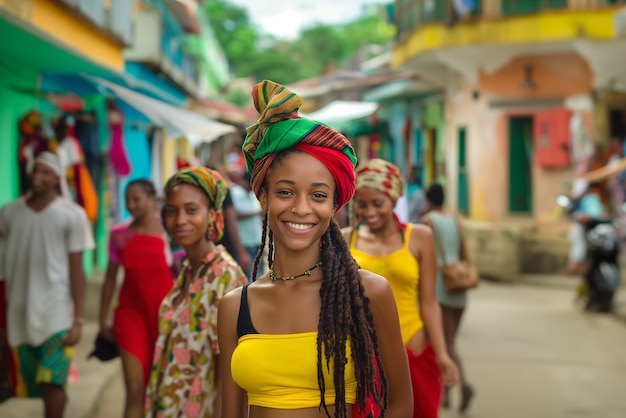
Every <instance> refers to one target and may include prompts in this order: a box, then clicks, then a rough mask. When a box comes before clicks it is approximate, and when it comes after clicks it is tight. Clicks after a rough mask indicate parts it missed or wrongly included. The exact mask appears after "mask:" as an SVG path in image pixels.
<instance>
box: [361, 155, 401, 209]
mask: <svg viewBox="0 0 626 418" xmlns="http://www.w3.org/2000/svg"><path fill="white" fill-rule="evenodd" d="M361 187H371V188H372V189H375V190H378V191H379V192H382V193H385V194H386V195H387V196H389V197H390V198H391V200H393V201H394V202H395V201H397V200H398V198H399V197H400V196H402V194H403V193H404V179H403V178H402V173H400V169H399V168H398V166H397V165H395V164H393V163H390V162H389V161H385V160H382V159H380V158H374V159H371V160H369V161H368V162H366V163H364V164H362V165H361V166H359V168H357V170H356V188H357V189H360V188H361Z"/></svg>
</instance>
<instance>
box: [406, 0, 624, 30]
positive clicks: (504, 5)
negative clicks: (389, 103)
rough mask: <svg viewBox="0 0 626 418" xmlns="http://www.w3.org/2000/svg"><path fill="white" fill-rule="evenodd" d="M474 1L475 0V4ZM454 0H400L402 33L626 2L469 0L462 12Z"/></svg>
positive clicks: (599, 0) (587, 8) (603, 0)
mask: <svg viewBox="0 0 626 418" xmlns="http://www.w3.org/2000/svg"><path fill="white" fill-rule="evenodd" d="M472 3H473V4H472ZM454 4H455V2H453V1H452V0H396V2H395V11H394V16H395V24H396V27H397V28H398V30H397V34H398V35H397V36H398V37H402V36H404V35H406V34H408V33H410V32H412V31H413V30H414V29H416V28H418V27H419V26H421V25H424V24H428V23H443V24H447V25H454V24H455V23H456V22H459V21H467V20H474V19H479V18H483V17H485V18H498V17H503V16H517V15H525V14H532V13H537V12H541V11H544V10H564V9H570V10H594V9H600V8H605V7H611V6H614V5H618V4H626V0H474V1H473V2H471V1H466V2H465V4H466V5H468V7H467V10H465V11H464V12H465V13H463V14H459V13H458V11H457V10H456V8H455V6H454Z"/></svg>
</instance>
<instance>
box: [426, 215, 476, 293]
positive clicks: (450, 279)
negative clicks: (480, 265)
mask: <svg viewBox="0 0 626 418" xmlns="http://www.w3.org/2000/svg"><path fill="white" fill-rule="evenodd" d="M455 222H456V225H457V228H458V230H459V235H460V236H461V247H462V248H465V234H464V233H463V228H462V227H461V224H460V223H459V220H458V219H457V218H456V217H455ZM432 229H433V235H434V238H435V244H436V245H437V249H438V250H439V252H440V253H441V258H442V259H443V265H442V266H441V267H439V269H440V270H441V275H442V276H443V282H444V285H445V287H446V291H447V292H448V293H460V292H464V291H466V290H469V289H473V288H475V287H477V286H478V282H479V275H478V270H477V269H476V267H475V266H474V265H473V264H472V263H471V262H470V260H469V258H468V256H467V251H463V252H464V253H465V254H464V255H465V259H463V260H459V261H454V262H452V263H448V262H447V261H446V252H445V250H444V249H443V245H442V243H441V237H440V236H439V234H438V233H437V229H436V228H435V223H434V222H432Z"/></svg>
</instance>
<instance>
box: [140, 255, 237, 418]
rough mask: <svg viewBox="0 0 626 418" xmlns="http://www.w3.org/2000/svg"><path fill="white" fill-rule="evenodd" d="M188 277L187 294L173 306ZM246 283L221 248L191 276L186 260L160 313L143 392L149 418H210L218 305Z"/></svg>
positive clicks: (232, 261) (214, 383) (213, 400)
mask: <svg viewBox="0 0 626 418" xmlns="http://www.w3.org/2000/svg"><path fill="white" fill-rule="evenodd" d="M185 277H187V278H188V279H187V283H188V286H189V291H188V294H187V296H185V297H184V299H183V300H182V301H181V302H180V303H179V304H178V306H176V307H174V303H173V302H174V299H175V298H176V296H177V295H179V294H180V292H182V291H184V290H183V284H184V283H185ZM246 283H248V280H247V278H246V275H245V274H244V273H243V271H242V270H241V267H239V265H238V264H237V263H236V262H235V261H234V260H233V258H232V257H231V255H230V254H229V253H228V252H227V251H226V249H225V248H224V247H223V246H222V245H218V246H216V247H215V250H214V251H212V252H211V253H209V255H208V256H207V258H206V260H205V261H204V263H203V264H202V265H201V266H200V267H199V268H198V271H197V273H196V274H195V275H194V274H193V272H192V271H191V269H190V266H189V263H188V261H187V260H185V262H184V264H183V269H182V271H181V273H180V276H179V277H178V280H177V281H176V284H175V285H174V288H173V289H172V290H171V291H170V293H169V294H168V295H167V296H166V297H165V299H164V300H163V303H162V304H161V308H160V313H159V337H158V339H157V343H156V346H155V349H154V361H153V366H152V372H151V374H150V379H149V381H148V387H147V390H146V405H145V411H146V413H145V416H146V417H147V418H148V417H149V418H174V417H188V418H195V417H203V418H210V417H212V416H213V408H214V404H215V399H216V395H217V394H216V390H215V388H216V382H215V367H216V355H217V354H219V352H218V345H217V306H218V304H219V301H220V299H221V298H222V296H224V295H225V294H226V293H227V292H228V291H230V290H232V289H234V288H236V287H239V286H243V285H244V284H246Z"/></svg>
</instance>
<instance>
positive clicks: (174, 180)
mask: <svg viewBox="0 0 626 418" xmlns="http://www.w3.org/2000/svg"><path fill="white" fill-rule="evenodd" d="M179 184H191V185H192V186H196V187H198V188H199V189H201V190H202V191H203V192H204V193H206V195H207V198H208V199H209V202H210V203H211V206H212V207H213V208H214V209H215V211H216V215H215V222H214V224H213V227H214V228H215V234H214V235H213V241H214V242H218V241H219V240H220V239H221V238H222V236H223V235H224V214H223V213H222V204H223V203H224V199H225V198H226V182H225V181H224V179H223V178H222V176H221V175H220V173H218V172H217V171H215V170H211V169H210V168H206V167H185V168H181V169H180V170H178V171H177V172H176V174H174V175H173V176H172V177H170V179H169V180H168V181H167V183H166V184H165V187H164V188H163V190H164V192H165V195H167V194H168V193H169V192H170V191H171V190H172V189H173V188H174V187H176V186H178V185H179Z"/></svg>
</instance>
